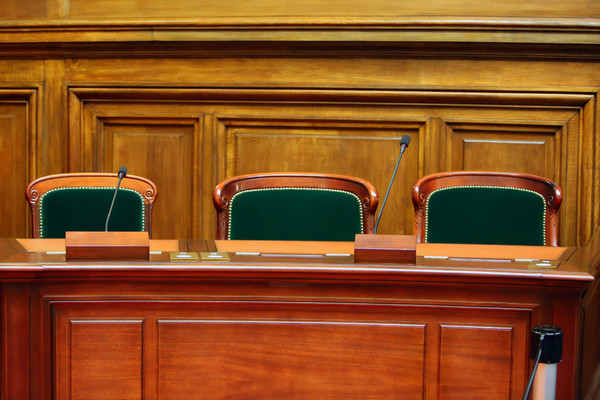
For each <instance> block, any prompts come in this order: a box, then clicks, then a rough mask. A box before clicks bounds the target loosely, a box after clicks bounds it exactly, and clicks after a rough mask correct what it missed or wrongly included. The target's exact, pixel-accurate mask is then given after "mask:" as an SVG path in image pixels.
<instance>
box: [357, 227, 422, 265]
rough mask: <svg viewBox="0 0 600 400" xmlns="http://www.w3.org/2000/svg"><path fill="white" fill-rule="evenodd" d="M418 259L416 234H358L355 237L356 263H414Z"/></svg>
mask: <svg viewBox="0 0 600 400" xmlns="http://www.w3.org/2000/svg"><path fill="white" fill-rule="evenodd" d="M416 260H417V237H416V236H414V235H375V234H357V235H356V237H355V239H354V262H355V263H391V264H414V263H416Z"/></svg>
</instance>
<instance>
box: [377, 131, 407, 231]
mask: <svg viewBox="0 0 600 400" xmlns="http://www.w3.org/2000/svg"><path fill="white" fill-rule="evenodd" d="M409 144H410V136H408V135H404V136H402V137H401V138H400V157H398V162H397V163H396V168H395V169H394V173H393V174H392V180H390V185H389V186H388V189H387V192H386V193H385V197H384V198H383V203H382V204H381V209H380V210H379V215H378V216H377V221H376V222H375V230H374V233H377V228H378V227H379V219H380V218H381V214H382V213H383V208H384V207H385V202H386V201H387V198H388V195H389V194H390V189H391V188H392V183H394V179H395V178H396V172H397V171H398V166H399V165H400V160H401V159H402V154H404V150H406V148H407V147H408V145H409Z"/></svg>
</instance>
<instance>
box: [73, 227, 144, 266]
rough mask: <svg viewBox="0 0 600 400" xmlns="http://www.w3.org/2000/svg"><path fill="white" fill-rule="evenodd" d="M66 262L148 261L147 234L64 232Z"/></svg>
mask: <svg viewBox="0 0 600 400" xmlns="http://www.w3.org/2000/svg"><path fill="white" fill-rule="evenodd" d="M65 250H66V253H65V254H66V256H65V258H66V260H67V261H117V260H118V261H148V260H149V259H150V237H149V236H148V232H66V233H65Z"/></svg>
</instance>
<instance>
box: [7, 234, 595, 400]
mask: <svg viewBox="0 0 600 400" xmlns="http://www.w3.org/2000/svg"><path fill="white" fill-rule="evenodd" d="M21 243H26V244H29V245H31V244H32V243H35V242H31V239H29V240H26V241H24V242H23V241H17V240H15V239H4V240H1V241H0V261H1V262H0V282H1V286H0V292H1V300H2V305H3V307H2V310H3V311H2V321H3V323H2V325H1V326H2V335H0V337H1V340H2V344H3V345H2V347H1V348H2V349H3V350H2V351H1V354H2V357H1V358H0V360H1V362H2V364H1V365H2V368H0V373H2V374H3V376H2V380H3V381H4V382H7V385H5V386H2V389H0V390H1V391H2V392H1V394H2V396H3V398H6V399H22V398H31V399H42V398H54V399H78V398H86V399H93V398H106V397H109V398H113V397H115V396H116V397H119V398H140V397H142V396H143V397H144V398H148V399H151V398H178V399H192V398H232V397H235V398H248V397H260V398H273V399H275V398H317V399H318V398H323V399H325V398H332V397H344V398H368V397H372V396H373V395H376V396H377V397H378V398H396V397H398V396H401V397H402V398H419V399H421V398H427V399H453V398H465V396H466V397H472V398H486V399H507V398H510V399H520V398H521V396H522V391H523V389H524V386H525V384H526V378H527V375H528V373H529V369H530V367H531V360H530V359H529V354H530V353H529V346H530V342H529V341H530V334H529V332H530V329H531V328H532V327H534V326H537V325H540V324H553V325H557V326H560V327H561V328H562V329H563V331H564V347H563V348H564V350H563V351H564V353H563V361H562V362H561V364H560V366H559V384H558V393H559V395H560V398H561V399H577V398H578V394H579V383H578V382H579V378H578V377H579V364H580V359H581V355H580V346H581V341H580V323H581V319H580V317H581V315H580V312H579V309H580V306H581V295H582V293H583V291H584V289H585V288H586V287H588V286H589V284H590V283H591V282H592V280H593V275H592V274H590V273H589V272H588V271H587V270H585V269H584V268H582V266H581V265H579V264H578V263H572V262H570V259H567V258H568V257H576V255H577V254H579V253H577V252H576V253H575V255H571V254H572V252H566V249H562V250H563V252H562V253H561V254H562V255H559V258H560V264H559V266H558V268H557V269H530V268H529V263H528V262H523V261H514V260H510V263H508V264H507V263H505V262H497V261H491V262H489V261H488V262H486V261H483V260H477V259H473V260H472V261H466V260H464V259H463V260H452V259H446V260H441V259H427V258H424V257H422V256H420V257H418V259H417V263H416V264H413V265H398V264H395V265H394V264H361V265H357V264H354V263H353V262H352V256H351V255H339V254H335V255H331V256H326V257H319V258H307V257H298V256H296V257H290V256H286V255H285V254H283V253H282V254H281V255H280V256H279V257H277V256H275V257H273V256H260V255H255V254H248V253H247V252H245V251H244V250H245V249H244V248H243V247H239V248H238V250H239V252H238V253H235V252H234V253H231V261H230V262H221V263H219V262H209V263H205V262H201V263H183V262H178V263H171V262H169V254H168V251H170V250H171V249H172V247H170V246H171V244H172V242H170V241H169V242H166V241H163V242H161V246H169V247H168V248H165V250H167V252H155V253H153V254H151V255H150V257H151V260H150V262H146V263H144V262H138V263H136V262H128V263H125V262H112V263H66V262H65V258H64V257H65V255H64V254H56V253H55V252H53V251H50V252H49V253H46V252H31V251H26V249H25V248H24V247H23V246H22V245H21ZM177 243H178V249H179V250H180V251H197V252H202V251H217V250H223V249H218V248H217V245H216V244H215V243H214V242H212V241H204V240H188V241H179V242H177ZM221 243H227V244H229V245H230V244H231V243H229V241H222V242H221ZM57 244H58V245H59V246H60V243H58V242H56V241H55V242H54V243H53V245H54V246H56V245H57ZM234 244H235V243H234ZM271 246H272V247H276V245H273V244H272V245H271ZM335 246H337V247H335ZM279 247H280V248H282V247H283V248H285V244H281V243H280V244H279ZM308 247H310V246H308ZM326 247H327V245H326V244H325V246H324V247H322V248H326ZM338 247H339V244H334V246H333V247H332V249H336V250H339V248H338ZM508 247H512V246H508ZM516 247H520V246H516ZM54 248H55V249H56V247H54ZM155 248H156V247H155ZM30 249H31V248H30ZM229 250H232V249H229ZM234 250H235V249H234ZM291 250H292V253H293V251H295V250H294V249H293V248H292V249H291ZM287 251H290V250H287ZM326 252H327V250H326ZM564 257H567V258H564ZM576 258H577V259H578V260H579V261H578V262H586V259H585V258H582V256H581V255H577V257H576ZM9 343H10V345H8V344H9ZM24 354H25V355H27V354H28V355H29V357H27V356H25V357H24V356H23V355H24ZM374 383H376V384H375V385H374Z"/></svg>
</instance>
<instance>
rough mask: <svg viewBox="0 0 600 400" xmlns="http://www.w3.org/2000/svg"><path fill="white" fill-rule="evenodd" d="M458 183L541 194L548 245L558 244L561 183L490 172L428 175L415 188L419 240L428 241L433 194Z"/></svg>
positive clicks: (460, 184) (415, 227)
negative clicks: (427, 216) (427, 223)
mask: <svg viewBox="0 0 600 400" xmlns="http://www.w3.org/2000/svg"><path fill="white" fill-rule="evenodd" d="M455 186H498V187H515V188H520V189H527V190H531V191H534V192H536V193H539V194H540V195H541V196H542V197H543V198H544V200H545V204H546V221H545V238H546V245H548V246H557V245H558V209H559V208H560V204H561V202H562V191H561V188H560V186H558V185H557V184H556V183H554V182H552V181H551V180H549V179H546V178H543V177H540V176H536V175H530V174H519V173H507V172H490V171H453V172H442V173H437V174H433V175H428V176H425V177H423V178H421V179H419V180H418V181H417V182H415V184H414V186H413V189H412V201H413V206H414V211H415V214H414V229H415V235H416V236H417V242H419V243H421V242H424V241H425V230H426V226H425V212H426V205H427V199H428V197H429V195H430V194H431V193H432V192H433V191H435V190H437V189H440V188H446V187H455Z"/></svg>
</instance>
